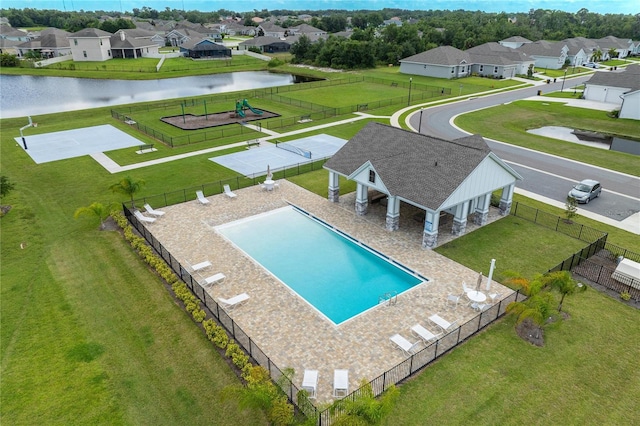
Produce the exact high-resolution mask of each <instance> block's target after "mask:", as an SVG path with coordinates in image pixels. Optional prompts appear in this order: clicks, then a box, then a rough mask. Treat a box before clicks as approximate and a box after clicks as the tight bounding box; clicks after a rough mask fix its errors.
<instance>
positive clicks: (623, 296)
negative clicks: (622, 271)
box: [620, 291, 631, 302]
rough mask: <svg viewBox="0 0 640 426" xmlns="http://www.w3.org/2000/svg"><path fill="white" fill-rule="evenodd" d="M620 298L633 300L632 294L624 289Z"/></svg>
mask: <svg viewBox="0 0 640 426" xmlns="http://www.w3.org/2000/svg"><path fill="white" fill-rule="evenodd" d="M620 299H622V300H624V301H625V302H626V301H629V300H631V295H630V294H629V293H627V292H626V291H623V292H622V293H620Z"/></svg>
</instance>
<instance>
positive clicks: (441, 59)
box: [400, 46, 471, 66]
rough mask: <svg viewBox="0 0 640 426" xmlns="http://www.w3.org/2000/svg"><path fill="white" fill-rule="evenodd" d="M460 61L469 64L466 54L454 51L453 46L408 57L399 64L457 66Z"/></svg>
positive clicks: (468, 57) (458, 50)
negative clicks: (414, 63) (415, 63)
mask: <svg viewBox="0 0 640 426" xmlns="http://www.w3.org/2000/svg"><path fill="white" fill-rule="evenodd" d="M462 61H465V62H467V63H470V62H471V58H470V56H469V54H468V53H467V52H463V51H462V50H460V49H456V48H455V47H453V46H440V47H436V48H435V49H431V50H427V51H426V52H422V53H418V54H417V55H413V56H409V57H408V58H404V59H402V60H401V61H400V62H417V63H420V64H431V65H449V66H450V65H459V64H460V63H461V62H462Z"/></svg>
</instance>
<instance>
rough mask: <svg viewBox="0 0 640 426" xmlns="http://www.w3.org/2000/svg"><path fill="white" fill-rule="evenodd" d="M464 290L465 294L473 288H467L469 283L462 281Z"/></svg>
mask: <svg viewBox="0 0 640 426" xmlns="http://www.w3.org/2000/svg"><path fill="white" fill-rule="evenodd" d="M462 289H463V290H464V292H465V293H467V292H470V291H471V290H473V289H472V288H471V287H467V283H466V282H464V281H462Z"/></svg>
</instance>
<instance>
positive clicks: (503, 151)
mask: <svg viewBox="0 0 640 426" xmlns="http://www.w3.org/2000/svg"><path fill="white" fill-rule="evenodd" d="M588 78H589V76H586V77H578V78H575V79H571V80H567V82H566V83H565V90H566V89H567V88H568V87H573V86H575V85H578V84H581V83H583V82H584V81H585V80H587V79H588ZM561 87H562V83H561V82H557V83H551V84H545V85H541V86H535V87H531V88H526V89H521V90H514V91H510V92H505V93H500V94H497V95H491V96H486V97H480V98H475V99H470V100H466V101H460V102H456V103H452V104H446V105H442V106H437V107H432V108H429V109H427V110H425V111H424V112H423V113H422V120H420V113H416V114H413V116H412V117H411V119H410V122H411V125H412V126H413V127H414V128H415V129H418V125H419V124H420V123H421V129H420V130H421V132H422V133H424V134H428V135H434V136H437V137H440V138H443V139H456V138H459V137H462V136H465V135H466V133H464V132H462V131H460V130H459V129H457V128H456V127H454V126H452V125H451V124H450V120H451V118H452V117H454V116H456V115H458V114H462V113H464V112H469V111H473V110H476V109H479V108H486V107H489V106H494V105H500V104H503V103H506V102H511V101H514V100H518V99H523V98H527V97H530V96H535V95H536V94H537V93H538V90H542V91H543V92H552V91H556V90H560V88H561ZM487 143H488V145H489V147H490V148H491V149H492V150H493V151H494V152H495V153H496V154H497V155H498V156H499V157H500V158H502V159H503V160H505V161H506V162H507V163H508V164H509V165H511V166H512V167H513V168H514V169H515V170H516V171H517V172H518V173H520V175H522V176H523V177H524V180H523V181H520V182H518V183H517V185H516V186H517V187H518V188H519V189H522V190H525V191H529V192H531V193H534V194H537V195H540V196H542V197H546V198H548V199H552V200H555V201H558V202H561V203H564V202H565V199H566V196H567V193H568V192H569V190H570V189H571V186H572V185H573V183H574V182H576V181H580V180H582V179H586V178H593V179H597V180H599V181H600V182H602V186H603V188H604V191H603V194H602V196H601V197H600V198H599V199H597V200H594V201H592V202H591V203H589V204H587V205H581V206H580V207H581V208H583V209H584V210H586V211H589V212H592V213H596V214H599V215H602V216H605V217H607V218H610V219H614V220H616V221H621V220H624V219H626V218H628V217H629V216H631V215H633V214H635V213H638V212H639V211H640V179H638V178H636V177H632V176H628V175H624V174H621V173H617V172H613V171H609V170H606V169H602V168H599V167H595V166H589V165H586V164H584V163H579V162H576V161H571V160H567V159H563V158H559V157H555V156H551V155H547V154H543V153H539V152H536V151H531V150H528V149H524V148H520V147H517V146H514V145H509V144H503V143H500V142H496V141H491V140H487ZM639 164H640V160H639ZM637 226H638V228H640V224H638V225H637Z"/></svg>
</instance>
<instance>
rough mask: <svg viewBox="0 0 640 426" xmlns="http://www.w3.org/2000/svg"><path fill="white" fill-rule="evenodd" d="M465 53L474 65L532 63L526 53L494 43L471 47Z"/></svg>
mask: <svg viewBox="0 0 640 426" xmlns="http://www.w3.org/2000/svg"><path fill="white" fill-rule="evenodd" d="M466 52H467V53H468V54H469V55H470V57H471V61H472V62H473V63H474V64H490V65H511V64H517V63H521V62H525V61H533V59H531V58H529V57H528V56H527V54H526V53H524V52H520V51H519V50H516V49H512V48H510V47H506V46H503V45H501V44H499V43H495V42H489V43H484V44H481V45H479V46H476V47H472V48H471V49H467V50H466Z"/></svg>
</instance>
